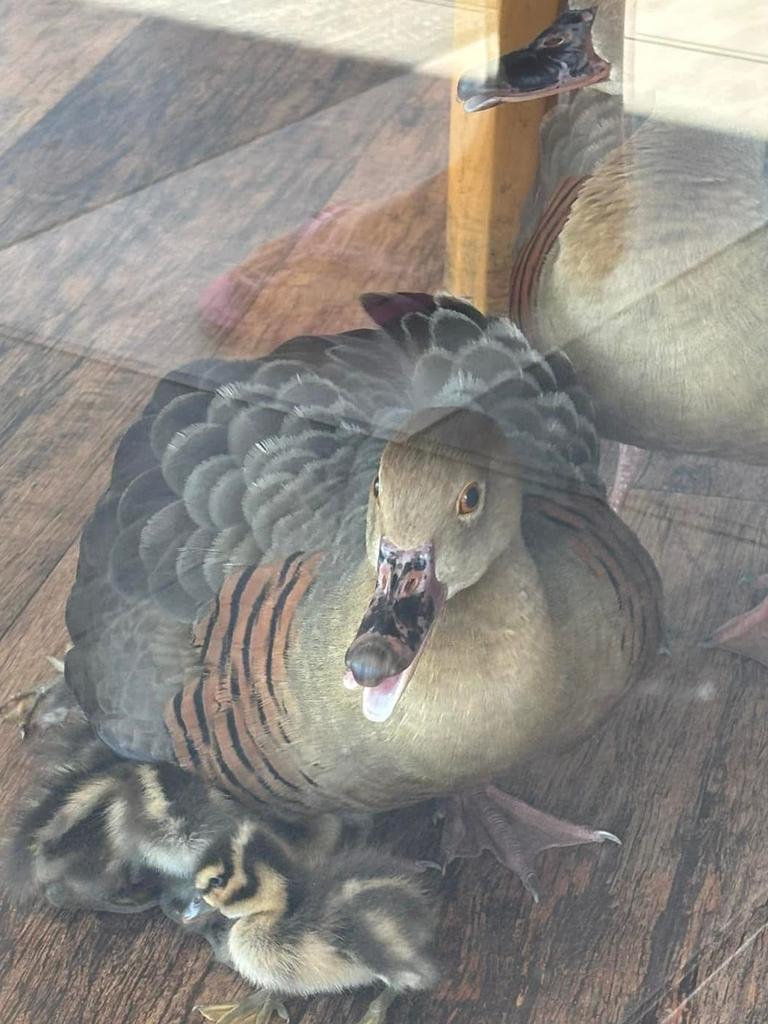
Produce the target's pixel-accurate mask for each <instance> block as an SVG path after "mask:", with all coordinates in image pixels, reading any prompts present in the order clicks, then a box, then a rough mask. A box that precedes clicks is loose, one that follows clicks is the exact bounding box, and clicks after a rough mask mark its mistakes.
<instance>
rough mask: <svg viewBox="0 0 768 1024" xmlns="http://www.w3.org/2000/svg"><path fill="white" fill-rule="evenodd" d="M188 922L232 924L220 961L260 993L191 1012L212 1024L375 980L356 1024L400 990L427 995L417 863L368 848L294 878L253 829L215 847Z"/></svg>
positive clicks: (426, 932)
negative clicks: (216, 917)
mask: <svg viewBox="0 0 768 1024" xmlns="http://www.w3.org/2000/svg"><path fill="white" fill-rule="evenodd" d="M195 885H196V887H197V890H198V894H197V895H196V896H195V897H194V898H193V899H192V900H191V901H190V904H189V906H188V908H187V910H186V912H185V917H186V919H187V920H190V919H193V918H194V917H195V916H196V915H197V914H198V913H200V912H202V911H204V910H207V909H208V908H210V907H213V908H215V909H216V910H217V911H218V912H219V914H221V915H223V916H224V917H226V918H230V919H231V921H232V924H231V927H230V928H229V929H228V930H227V931H226V932H224V933H223V935H224V939H225V941H224V945H225V949H223V950H222V954H223V956H222V958H223V959H225V961H226V960H227V959H228V961H229V962H230V964H231V966H232V967H234V969H235V970H236V971H238V973H239V974H241V975H242V976H243V977H244V978H246V979H247V980H248V981H250V982H251V983H253V984H254V985H258V986H259V991H257V992H255V993H253V995H252V996H250V997H249V998H248V999H246V1000H245V1001H244V1002H242V1003H240V1004H237V1005H232V1006H229V1007H226V1008H225V1007H199V1009H200V1011H201V1012H202V1013H203V1015H204V1016H207V1017H208V1019H211V1020H216V1021H218V1022H219V1024H244V1022H245V1021H249V1022H253V1024H267V1022H268V1021H270V1019H271V1018H272V1016H273V1014H274V1013H279V1014H280V1015H281V1016H283V1017H286V1018H287V1014H286V1013H285V1009H284V1007H283V1006H282V1004H281V1002H280V998H281V997H283V996H287V995H301V996H310V995H320V994H326V993H333V992H341V991H344V990H347V989H353V988H358V987H361V986H367V985H371V984H375V983H377V982H383V983H384V985H385V986H386V987H385V990H384V992H383V993H382V994H381V995H380V996H379V997H378V998H377V999H375V1000H374V1001H373V1002H372V1003H371V1005H370V1007H369V1009H368V1012H367V1013H366V1015H365V1017H364V1018H363V1020H362V1021H361V1022H360V1024H381V1022H382V1021H383V1020H384V1018H385V1016H386V1012H387V1009H388V1007H389V1004H390V1003H391V1002H392V1000H393V999H394V998H395V996H397V995H398V994H399V993H400V992H404V991H408V990H420V989H426V988H429V987H431V986H432V985H433V984H434V983H435V982H436V980H437V977H438V969H437V964H436V960H435V955H434V950H433V943H434V932H435V924H436V906H435V900H434V898H433V897H432V894H431V892H430V886H429V885H428V884H427V882H426V879H425V876H424V873H423V871H421V870H420V869H419V868H418V867H417V866H416V865H414V864H410V863H408V862H406V861H403V860H400V859H397V858H394V857H391V856H389V855H387V854H384V853H381V852H379V851H376V850H373V849H371V848H366V847H359V848H357V849H351V850H346V851H344V850H343V851H341V852H339V853H338V854H337V855H336V856H334V857H333V858H331V859H329V860H327V861H325V862H324V863H322V862H315V863H313V864H312V865H311V867H305V868H304V869H299V870H297V868H296V862H295V861H294V860H292V859H291V858H290V857H288V856H287V855H286V851H285V848H284V847H283V844H282V843H280V842H278V841H276V840H275V837H274V836H272V835H270V834H269V833H268V832H265V831H264V830H263V829H262V828H260V827H259V825H258V824H257V823H255V822H252V821H245V822H241V823H240V824H239V826H238V827H237V828H236V830H235V831H234V832H233V833H232V834H231V835H230V836H229V837H228V838H227V839H226V840H224V841H223V842H221V843H218V844H214V845H213V846H212V847H211V849H210V851H209V852H208V853H207V854H206V856H205V857H204V859H203V861H202V862H201V865H200V866H199V867H198V870H197V873H196V875H195Z"/></svg>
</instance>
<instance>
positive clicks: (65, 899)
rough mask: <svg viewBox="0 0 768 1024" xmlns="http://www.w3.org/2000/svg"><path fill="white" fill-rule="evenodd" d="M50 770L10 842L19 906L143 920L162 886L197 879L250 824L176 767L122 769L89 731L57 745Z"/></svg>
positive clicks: (68, 735)
mask: <svg viewBox="0 0 768 1024" xmlns="http://www.w3.org/2000/svg"><path fill="white" fill-rule="evenodd" d="M45 764H46V768H45V770H44V771H43V772H42V774H41V778H40V780H39V784H38V787H37V788H36V789H35V790H33V791H32V794H31V795H27V796H25V797H24V798H23V801H22V806H21V807H20V809H19V811H18V812H17V815H16V821H15V823H14V824H13V826H12V827H11V829H10V830H9V834H8V836H7V839H6V841H5V862H6V876H7V878H8V880H9V890H10V894H11V896H12V897H13V898H15V899H16V900H18V901H20V902H25V901H27V900H29V899H31V898H34V897H36V896H43V897H44V898H45V899H47V900H48V902H49V903H52V904H53V905H54V906H58V907H78V908H83V909H90V910H106V911H112V912H116V913H133V912H139V911H142V910H145V909H147V908H148V907H150V906H154V905H156V904H157V901H158V899H159V897H160V894H161V885H162V879H163V877H167V876H171V877H177V878H184V877H187V878H189V877H190V876H191V875H192V874H193V873H194V870H195V867H196V865H197V861H198V859H199V857H200V856H201V854H202V853H203V851H204V850H205V849H207V848H208V846H209V845H210V844H211V842H212V841H213V840H214V839H215V837H216V836H217V835H219V834H221V833H224V832H226V831H230V830H231V828H232V827H233V822H234V821H235V820H236V819H237V817H238V816H242V814H243V812H242V810H241V809H239V808H238V805H237V804H236V803H235V802H234V801H233V800H232V799H230V798H229V797H228V796H226V794H224V793H222V792H220V791H219V790H217V789H215V788H214V787H212V786H209V785H206V784H205V783H204V782H203V781H202V780H201V779H199V778H198V777H196V776H194V775H192V774H190V773H189V772H185V771H183V770H182V769H180V768H178V767H176V766H175V765H169V764H140V763H137V762H132V761H122V760H120V759H118V758H117V757H116V756H115V755H114V754H113V753H112V751H110V750H109V749H108V748H107V747H105V746H104V744H102V743H101V742H100V741H99V740H97V739H96V738H95V737H94V736H93V734H92V733H91V732H90V729H89V728H88V727H87V726H84V725H81V726H78V727H77V728H75V729H71V730H68V731H67V732H65V733H64V734H63V735H62V736H59V737H58V738H57V740H56V741H55V743H54V744H53V746H52V747H49V749H48V751H47V758H46V762H45Z"/></svg>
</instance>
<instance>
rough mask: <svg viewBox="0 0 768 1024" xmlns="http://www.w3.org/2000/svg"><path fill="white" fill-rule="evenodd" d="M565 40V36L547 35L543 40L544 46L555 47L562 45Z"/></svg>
mask: <svg viewBox="0 0 768 1024" xmlns="http://www.w3.org/2000/svg"><path fill="white" fill-rule="evenodd" d="M564 42H565V36H547V38H546V39H542V40H541V45H542V46H547V47H555V46H562V45H563V43H564Z"/></svg>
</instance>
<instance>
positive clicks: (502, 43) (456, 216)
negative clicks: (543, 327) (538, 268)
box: [445, 0, 561, 312]
mask: <svg viewBox="0 0 768 1024" xmlns="http://www.w3.org/2000/svg"><path fill="white" fill-rule="evenodd" d="M455 4H456V7H455V16H454V37H455V42H456V48H457V51H460V52H457V61H456V67H455V69H454V77H453V81H452V89H453V93H452V96H453V102H452V104H451V125H450V162H449V168H448V215H447V237H446V264H445V265H446V270H445V287H446V289H447V290H448V291H450V292H453V293H454V294H456V295H460V296H463V297H465V298H468V299H470V300H471V301H472V302H473V303H475V305H477V306H478V307H479V308H480V309H482V310H484V311H485V312H506V310H507V308H508V305H509V280H508V278H509V271H510V265H511V259H512V246H513V243H514V240H515V237H516V235H517V229H518V220H519V210H520V206H521V204H522V202H523V200H524V199H525V197H526V195H527V193H528V191H529V189H530V187H531V185H532V183H533V180H534V176H535V173H536V166H537V162H538V150H539V124H540V122H541V119H542V117H543V116H544V113H545V111H546V109H547V100H546V99H539V100H529V101H527V102H525V103H511V104H503V105H501V106H498V107H494V108H493V109H491V110H486V111H482V112H480V113H476V114H465V113H464V109H463V107H462V105H461V104H460V103H458V102H456V100H455V96H456V82H457V81H458V78H459V76H460V75H461V74H463V73H464V72H465V71H468V70H471V69H472V68H473V67H482V66H484V65H485V64H487V63H490V62H491V61H493V60H496V59H497V58H498V56H499V55H500V54H502V53H506V52H507V51H509V50H514V49H517V48H518V47H520V46H524V45H525V44H526V43H528V42H530V41H531V39H533V38H534V37H535V36H536V35H538V33H539V32H541V31H542V30H543V29H545V28H546V27H547V25H548V24H549V23H550V22H551V21H553V20H554V19H555V18H556V17H557V15H558V14H559V11H560V6H561V5H560V0H455ZM459 65H460V66H459Z"/></svg>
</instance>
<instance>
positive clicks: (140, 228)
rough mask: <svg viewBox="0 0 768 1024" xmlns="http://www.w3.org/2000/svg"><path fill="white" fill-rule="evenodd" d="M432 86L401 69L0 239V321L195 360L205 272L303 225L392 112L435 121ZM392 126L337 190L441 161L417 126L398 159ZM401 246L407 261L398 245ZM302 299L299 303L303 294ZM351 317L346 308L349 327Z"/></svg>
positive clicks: (397, 182) (396, 182)
mask: <svg viewBox="0 0 768 1024" xmlns="http://www.w3.org/2000/svg"><path fill="white" fill-rule="evenodd" d="M436 93H437V90H436V88H435V83H434V81H433V80H432V79H429V78H424V77H423V76H419V75H415V74H414V75H407V76H401V77H399V78H396V79H393V80H392V81H390V82H387V83H384V84H383V85H381V86H379V87H377V88H375V89H371V90H368V91H367V92H365V93H363V94H360V95H358V96H355V97H353V98H352V99H349V100H347V101H346V102H345V103H343V104H339V105H337V106H336V107H334V108H333V109H332V110H322V111H320V112H319V113H317V114H315V115H313V116H312V117H308V118H305V119H304V120H302V121H301V122H300V123H297V124H294V125H290V126H289V127H287V128H285V129H283V130H282V131H280V132H275V133H272V134H271V135H270V136H268V137H266V138H263V139H259V140H257V141H256V142H254V143H251V144H250V145H247V146H242V147H240V148H239V149H237V150H235V151H233V152H231V153H227V154H225V155H223V156H221V157H219V158H217V159H215V160H209V161H207V162H205V163H203V164H200V165H199V166H198V167H196V168H194V169H191V170H189V171H186V172H185V173H183V174H178V175H175V176H173V177H172V178H170V179H167V180H165V181H163V182H160V183H158V184H156V185H154V186H152V187H151V188H147V189H144V190H142V191H140V192H138V193H135V194H134V195H132V196H130V197H126V198H125V199H122V200H120V201H117V202H114V203H110V204H108V205H107V206H104V207H102V208H100V209H99V210H96V211H92V212H91V213H89V214H86V215H85V216H83V217H79V218H77V219H76V220H74V221H70V222H68V223H67V224H65V225H62V226H61V227H59V228H57V229H53V230H51V231H48V232H46V233H45V234H44V235H40V236H37V237H35V238H33V239H29V240H27V241H26V242H23V243H20V244H17V245H14V246H11V247H10V248H7V249H4V250H0V276H2V278H3V282H4V287H3V289H2V290H0V330H3V329H6V328H11V329H14V330H17V329H21V330H23V331H24V332H27V333H28V334H30V335H31V336H33V337H37V338H39V339H41V340H42V341H44V342H45V343H46V344H50V345H63V346H64V347H65V348H67V349H68V350H70V351H75V352H90V353H91V354H94V355H98V356H99V357H101V358H106V359H109V360H115V359H123V360H127V361H129V362H131V364H132V365H134V366H136V367H137V368H141V369H143V370H144V371H145V372H153V373H162V372H165V371H166V370H167V369H168V368H170V367H171V366H173V365H175V364H177V363H178V362H180V361H183V360H186V359H191V358H196V357H198V356H199V355H201V354H203V353H204V352H205V351H209V350H210V345H211V342H210V341H209V340H208V339H205V338H203V337H202V336H201V335H200V332H199V330H198V325H197V303H198V298H199V295H200V292H201V291H202V289H203V288H204V287H205V286H206V285H207V284H208V283H209V281H210V280H211V279H212V278H213V277H215V276H216V275H217V274H219V273H221V272H222V271H223V270H226V269H228V268H229V267H231V266H232V265H234V264H237V263H238V262H239V261H240V260H242V259H244V258H245V257H246V256H247V254H248V253H249V252H251V251H252V250H253V249H254V247H256V246H259V245H262V244H264V243H266V242H269V241H274V240H275V239H278V238H281V237H282V236H283V235H285V234H288V233H290V232H292V231H295V230H297V229H298V228H300V227H302V226H303V225H306V224H307V223H308V222H310V221H311V219H312V218H313V217H314V216H315V215H316V214H317V213H318V212H319V211H320V210H322V209H323V208H324V206H325V205H326V203H327V202H328V201H329V200H330V199H331V198H332V197H334V195H335V193H336V192H337V190H338V189H339V188H340V186H341V185H342V183H343V182H344V181H345V180H346V178H347V177H348V176H349V175H350V174H351V173H353V168H355V167H356V165H357V163H358V161H359V160H360V159H361V158H362V157H363V154H364V153H366V152H367V151H368V150H369V147H371V146H373V145H374V143H375V141H376V139H377V138H378V137H379V135H380V133H381V132H382V129H383V126H384V125H385V124H386V123H387V122H388V121H390V120H392V119H395V123H396V124H397V123H398V122H399V123H402V120H403V117H404V114H403V110H407V112H408V114H409V115H410V116H411V117H412V118H414V119H416V123H418V121H419V119H421V118H423V119H424V120H423V121H421V123H422V125H424V126H426V129H429V128H430V127H431V126H432V125H434V124H435V119H436V117H437V116H438V112H439V111H440V110H442V109H444V102H445V98H444V96H443V97H442V98H441V101H440V102H439V103H438V102H437V99H436ZM422 101H423V102H422ZM422 106H423V110H422ZM416 123H415V125H414V129H415V126H416ZM393 134H394V132H393V131H392V130H390V132H389V133H388V134H386V135H385V138H384V139H383V143H382V145H381V146H375V149H376V152H377V154H378V157H377V158H376V159H374V158H373V157H372V156H371V157H369V158H368V161H369V162H368V166H369V167H370V169H371V170H370V173H369V174H368V175H367V176H366V177H365V178H364V179H362V180H361V179H357V178H356V179H355V182H356V183H355V191H354V193H353V195H352V196H350V194H349V193H347V194H346V195H345V196H344V198H345V199H350V198H354V199H355V200H364V199H370V198H371V197H373V196H381V197H382V198H384V197H386V196H388V195H392V194H393V193H398V192H405V191H406V190H408V189H410V188H414V187H418V186H419V185H420V184H421V183H422V182H424V181H425V180H426V179H428V178H430V177H433V176H434V175H435V174H437V173H438V172H439V170H440V169H441V167H442V166H443V155H444V151H445V150H444V146H445V141H444V140H445V135H444V134H442V135H441V134H437V135H436V136H433V135H432V134H430V132H429V130H425V131H424V135H423V140H424V141H423V145H422V147H421V149H420V151H419V154H418V157H417V158H416V156H415V157H414V159H413V160H412V161H410V162H404V161H402V160H401V159H400V157H399V153H398V150H397V149H396V148H393V147H392V146H391V145H390V143H391V139H392V136H393ZM385 147H386V148H385ZM413 148H415V147H413ZM401 256H402V260H403V263H404V265H405V266H407V265H409V262H410V261H411V252H410V249H409V250H408V251H407V252H405V251H404V252H402V254H401ZM410 265H415V264H414V263H412V262H411V263H410ZM315 294H316V295H318V294H323V292H322V290H320V289H318V291H317V292H316V293H315ZM293 308H295V303H293V304H292V305H291V306H288V305H287V304H286V306H285V307H284V309H287V310H289V311H290V310H291V309H293ZM301 308H302V309H311V308H312V300H311V298H310V299H309V300H307V299H305V300H303V301H302V303H301ZM294 320H295V318H294ZM273 322H274V323H275V324H276V325H277V324H279V323H280V321H278V319H277V318H276V319H275V320H274V321H273ZM282 322H283V324H284V326H278V327H277V328H276V329H275V332H274V340H275V342H277V341H279V340H283V339H285V338H286V337H287V336H289V334H290V332H291V330H292V329H293V326H292V324H293V320H292V318H291V317H288V319H287V320H286V318H285V316H283V321H282ZM360 322H361V320H360V319H359V316H358V317H357V318H356V319H355V320H354V321H353V322H352V323H351V324H349V326H355V325H357V324H359V323H360Z"/></svg>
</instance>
